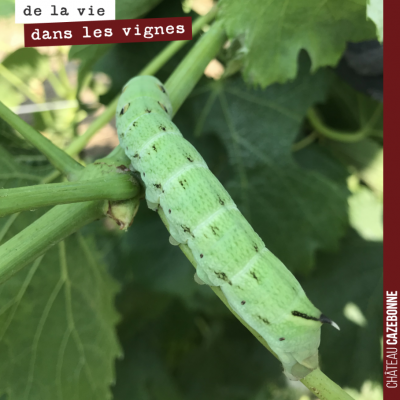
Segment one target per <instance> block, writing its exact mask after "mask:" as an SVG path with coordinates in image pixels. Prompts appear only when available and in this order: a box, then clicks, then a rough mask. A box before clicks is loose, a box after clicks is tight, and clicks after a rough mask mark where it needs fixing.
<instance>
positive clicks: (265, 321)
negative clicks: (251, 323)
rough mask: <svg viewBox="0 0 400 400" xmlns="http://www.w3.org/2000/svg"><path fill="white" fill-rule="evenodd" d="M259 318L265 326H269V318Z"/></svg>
mask: <svg viewBox="0 0 400 400" xmlns="http://www.w3.org/2000/svg"><path fill="white" fill-rule="evenodd" d="M258 318H259V319H260V320H261V321H262V322H264V323H265V324H267V325H269V321H268V319H267V318H265V317H262V316H261V315H258Z"/></svg>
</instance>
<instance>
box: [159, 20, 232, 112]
mask: <svg viewBox="0 0 400 400" xmlns="http://www.w3.org/2000/svg"><path fill="white" fill-rule="evenodd" d="M225 41H226V34H225V30H224V29H223V25H222V22H220V21H217V22H214V23H213V24H212V26H211V28H210V29H209V30H208V31H207V33H206V34H204V35H203V36H202V37H201V38H200V40H199V41H198V42H197V43H196V45H195V46H194V47H193V49H191V50H190V52H189V53H188V55H187V56H186V57H185V58H184V60H183V61H182V62H181V63H180V64H179V65H178V67H177V68H176V69H175V71H174V72H173V73H172V75H171V76H170V77H169V78H168V80H167V81H166V82H165V87H166V88H167V91H168V94H169V96H170V98H171V103H172V109H173V111H174V114H175V113H176V112H177V111H178V110H179V108H180V107H181V105H182V104H183V102H184V101H185V99H186V98H187V97H188V96H189V94H190V93H191V92H192V90H193V88H194V87H195V86H196V84H197V82H198V81H199V79H200V78H201V77H202V76H203V73H204V69H205V68H206V66H207V65H208V63H209V62H210V61H211V60H212V59H213V58H214V57H215V56H216V55H217V54H218V52H219V50H220V49H221V47H222V45H223V44H224V42H225Z"/></svg>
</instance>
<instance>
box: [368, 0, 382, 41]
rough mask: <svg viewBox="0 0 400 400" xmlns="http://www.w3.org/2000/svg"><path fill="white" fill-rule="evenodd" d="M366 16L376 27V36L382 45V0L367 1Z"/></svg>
mask: <svg viewBox="0 0 400 400" xmlns="http://www.w3.org/2000/svg"><path fill="white" fill-rule="evenodd" d="M367 16H368V18H369V19H371V20H372V21H374V23H375V25H376V35H377V36H378V39H379V41H380V42H381V43H383V0H368V5H367Z"/></svg>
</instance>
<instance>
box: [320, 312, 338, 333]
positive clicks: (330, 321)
mask: <svg viewBox="0 0 400 400" xmlns="http://www.w3.org/2000/svg"><path fill="white" fill-rule="evenodd" d="M319 321H321V322H322V323H323V324H330V325H332V326H333V327H334V328H336V329H337V330H338V331H340V328H339V325H338V324H337V323H336V322H334V321H332V320H331V319H330V318H328V317H327V316H326V315H324V314H321V316H320V317H319Z"/></svg>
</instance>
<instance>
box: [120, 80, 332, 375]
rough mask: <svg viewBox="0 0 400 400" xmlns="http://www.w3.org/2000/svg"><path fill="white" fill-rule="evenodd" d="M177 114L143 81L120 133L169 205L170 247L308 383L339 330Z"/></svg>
mask: <svg viewBox="0 0 400 400" xmlns="http://www.w3.org/2000/svg"><path fill="white" fill-rule="evenodd" d="M171 117H172V106H171V103H170V101H169V98H168V95H167V93H166V90H165V88H164V86H163V85H162V84H161V82H160V81H159V80H157V79H156V78H154V77H151V76H141V77H136V78H133V79H131V80H130V81H129V82H128V83H127V84H126V86H125V87H124V89H123V93H122V95H121V97H120V99H119V102H118V106H117V113H116V120H117V132H118V136H119V140H120V143H121V146H122V147H123V148H124V150H125V152H126V154H127V156H128V157H129V158H130V159H131V161H132V169H133V170H135V171H137V172H139V173H140V176H141V179H142V180H143V183H144V185H145V187H146V200H147V203H148V205H149V207H150V208H151V209H153V210H157V209H158V207H162V209H163V211H164V213H165V215H166V218H167V220H168V223H169V228H170V234H171V238H170V242H171V243H172V244H180V243H185V244H187V245H188V247H189V248H190V250H191V251H192V253H193V256H194V258H195V260H196V262H197V271H196V275H197V276H196V275H195V279H196V281H197V282H198V283H206V284H207V285H210V286H219V287H220V288H221V290H222V292H223V293H224V295H225V296H226V299H227V301H228V302H229V304H230V306H231V307H232V309H233V310H234V311H235V312H236V313H237V314H238V315H239V316H240V317H241V318H242V319H243V320H244V321H246V323H247V324H249V325H250V326H251V327H252V328H253V329H254V330H255V331H257V332H258V333H259V334H260V335H261V336H262V337H263V338H264V339H265V340H266V341H267V343H268V345H269V346H270V347H271V349H272V350H273V351H274V352H275V353H276V355H277V356H278V357H279V359H280V361H281V362H282V364H283V367H284V372H285V374H286V375H287V376H288V377H289V378H290V379H293V380H298V379H301V378H303V377H304V376H306V375H307V374H308V373H310V372H311V371H312V370H314V369H315V368H317V367H318V347H319V344H320V334H321V325H322V323H329V324H331V325H333V326H334V327H336V328H337V329H339V327H338V326H337V325H336V323H334V322H333V321H331V320H330V319H329V318H327V317H326V316H324V315H323V314H322V313H321V312H320V311H319V310H318V309H317V308H316V307H314V305H313V304H312V303H311V302H310V300H309V299H308V298H307V296H306V294H305V293H304V291H303V289H302V288H301V286H300V284H299V282H298V281H297V280H296V278H295V277H294V276H293V275H292V273H291V272H290V271H289V270H288V269H287V268H286V267H285V266H284V265H283V264H282V263H281V262H280V261H279V260H278V259H277V258H276V257H275V256H274V255H273V254H272V253H271V252H270V251H269V250H268V249H267V248H266V247H265V245H264V243H263V242H262V240H261V238H260V237H259V236H258V235H257V233H255V232H254V230H253V228H252V227H251V226H250V224H249V223H248V222H247V221H246V219H245V218H244V217H243V215H242V214H241V213H240V211H239V210H238V209H237V207H236V205H235V203H234V202H233V200H232V199H231V197H230V195H229V193H228V192H227V191H226V190H225V189H224V187H223V186H222V184H221V183H220V182H219V181H218V179H217V178H216V177H215V176H214V175H213V174H212V173H211V171H210V170H209V169H208V167H207V165H206V163H205V161H204V160H203V158H202V157H201V155H200V154H199V153H198V152H197V150H196V149H195V148H194V147H193V146H192V145H191V144H190V143H189V142H188V141H186V140H185V139H184V138H183V136H182V134H181V133H180V131H179V129H178V128H177V127H176V126H175V125H174V124H173V123H172V121H171Z"/></svg>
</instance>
